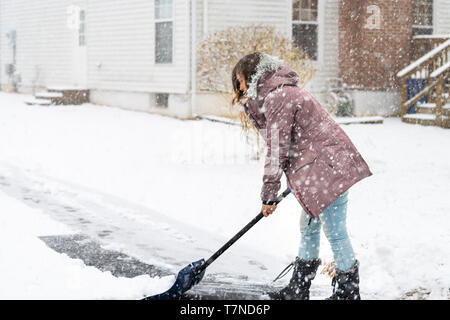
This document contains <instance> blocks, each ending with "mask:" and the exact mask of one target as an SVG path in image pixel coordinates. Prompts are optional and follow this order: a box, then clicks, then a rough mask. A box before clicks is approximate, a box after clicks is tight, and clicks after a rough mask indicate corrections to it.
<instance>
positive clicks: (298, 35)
mask: <svg viewBox="0 0 450 320" xmlns="http://www.w3.org/2000/svg"><path fill="white" fill-rule="evenodd" d="M317 5H318V0H294V1H293V6H292V38H293V39H294V44H295V46H296V47H297V48H299V49H301V50H303V51H304V52H306V53H307V54H308V56H309V57H310V58H311V59H313V60H317V47H318V25H319V23H318V19H317V18H318V8H317Z"/></svg>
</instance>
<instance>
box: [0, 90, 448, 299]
mask: <svg viewBox="0 0 450 320" xmlns="http://www.w3.org/2000/svg"><path fill="white" fill-rule="evenodd" d="M25 98H29V96H28V95H21V94H7V93H3V92H0V175H2V174H3V176H4V177H5V179H10V182H11V181H12V182H15V183H17V184H20V183H19V181H26V179H23V176H26V177H28V178H30V179H29V181H31V180H33V181H35V182H36V181H39V184H37V183H35V184H34V185H39V186H41V188H42V189H45V188H47V189H52V188H53V189H55V188H56V187H55V186H56V185H57V186H58V188H60V189H61V190H62V188H66V189H67V190H69V191H70V190H72V191H73V190H75V189H74V188H75V187H71V186H76V189H77V190H85V195H83V196H80V197H79V199H78V201H79V202H78V204H80V203H81V204H82V203H83V200H82V199H87V197H88V196H91V197H94V198H95V195H96V194H97V193H98V195H100V194H101V195H102V196H101V197H100V196H98V197H97V198H96V199H97V200H96V201H97V204H96V206H97V207H98V208H100V205H101V204H102V203H103V204H104V207H105V208H106V207H108V205H110V207H111V217H110V219H111V221H114V226H115V227H116V228H117V229H121V230H120V231H122V232H123V234H124V235H123V236H121V237H120V236H117V237H115V238H114V237H111V238H110V240H109V241H110V243H107V244H108V245H110V246H111V247H113V248H116V249H120V250H121V251H123V252H126V253H129V254H132V255H133V256H135V257H138V258H141V259H142V260H143V261H147V262H150V261H151V262H153V263H156V264H158V263H160V264H161V265H163V264H168V263H169V261H167V260H166V261H157V258H155V257H154V252H152V250H149V248H146V247H145V246H142V245H140V244H139V243H138V242H139V241H138V240H140V242H151V241H153V240H154V238H157V237H158V235H157V234H155V235H145V230H146V228H149V229H151V230H153V231H154V230H157V229H158V230H161V232H165V235H166V236H167V235H173V236H174V238H177V240H176V241H178V242H173V243H170V241H167V252H169V253H172V252H174V254H173V255H174V256H173V257H172V259H173V261H176V260H177V259H180V260H181V262H180V264H182V263H184V262H185V261H184V260H188V261H189V259H190V257H192V258H191V259H190V261H194V260H197V259H198V258H202V257H205V255H208V254H207V253H209V252H212V251H214V250H216V249H218V245H219V244H220V243H221V241H222V240H227V239H228V238H230V237H231V236H232V235H234V233H235V232H236V231H238V230H239V229H240V228H241V227H242V226H244V225H245V224H246V223H247V222H248V221H249V220H250V219H251V218H253V217H254V216H255V215H256V214H257V213H258V210H259V209H260V200H259V191H260V187H261V178H262V161H261V160H259V161H257V160H253V159H252V156H253V155H254V153H255V152H254V148H253V147H252V146H249V145H247V144H246V142H245V139H244V138H243V137H242V135H241V132H240V129H239V128H238V127H236V126H231V125H227V124H221V123H215V122H210V121H207V120H202V121H182V120H176V119H172V118H168V117H162V116H157V115H150V114H145V113H139V112H132V111H125V110H121V109H117V108H110V107H103V106H96V105H92V104H85V105H82V106H59V107H38V106H27V105H25V104H24V103H23V101H24V100H25ZM342 127H343V128H344V130H345V131H346V132H347V134H348V135H349V136H350V138H351V139H352V141H353V142H354V143H355V145H356V147H357V148H358V150H359V151H360V152H361V154H362V155H363V157H364V158H365V159H366V161H367V163H368V164H369V167H370V168H371V170H372V172H373V173H374V175H373V176H371V177H369V178H367V179H364V180H363V181H361V182H359V183H358V184H356V185H355V186H353V187H352V188H351V189H350V193H349V203H348V228H349V232H350V236H351V239H352V243H353V246H354V249H355V252H356V254H357V258H358V259H359V260H360V263H361V270H360V273H361V274H360V277H361V295H362V298H363V299H364V298H365V299H400V298H411V299H416V298H422V297H424V298H429V299H448V298H449V288H450V257H449V255H448V252H449V247H450V234H449V232H448V230H449V229H450V217H449V216H448V212H449V209H450V202H449V200H448V195H447V194H448V190H449V181H450V149H449V148H448V146H449V143H450V130H446V129H442V128H437V127H424V126H420V125H408V124H405V123H402V122H401V121H400V119H398V118H388V119H385V121H384V124H368V125H359V124H353V125H348V126H346V125H344V126H342ZM11 168H14V169H11ZM14 172H16V173H14ZM19 176H21V177H22V178H19ZM55 181H58V183H57V184H56V182H55ZM27 187H29V186H27ZM71 188H72V189H71ZM87 190H89V191H87ZM53 195H54V197H60V198H61V197H62V196H61V195H60V194H58V193H57V192H54V193H53ZM105 195H106V196H105ZM108 195H110V196H111V199H113V198H114V199H115V198H116V197H120V198H121V199H125V200H126V201H128V202H129V203H133V204H135V205H136V206H140V207H139V208H146V209H145V210H144V209H142V210H140V209H139V210H138V209H136V210H135V211H132V210H129V211H127V210H125V209H124V210H121V211H120V212H118V210H117V212H114V209H113V206H111V204H109V203H108V202H109V200H108ZM446 195H447V196H446ZM35 196H36V193H35ZM66 198H68V197H66ZM74 198H76V197H74ZM80 199H81V200H80ZM99 199H100V200H99ZM75 200H76V199H75ZM75 200H74V201H75ZM111 201H112V200H111ZM99 203H100V205H99ZM147 209H148V210H147ZM300 210H301V209H300V206H299V204H298V203H297V202H296V200H295V199H294V198H293V197H292V196H290V197H288V198H287V199H285V200H284V201H283V202H282V203H281V204H280V205H279V207H278V209H277V211H276V212H275V214H274V215H272V216H270V217H269V218H265V219H263V220H262V221H261V222H260V223H258V224H257V225H256V226H255V227H254V228H253V229H252V230H251V231H249V232H248V234H246V235H245V236H244V237H243V238H242V239H241V240H239V242H238V243H236V244H235V245H234V246H233V247H232V248H231V249H230V250H229V251H227V252H226V253H225V254H224V256H223V257H221V258H219V260H217V261H216V262H215V263H214V264H213V265H211V266H210V267H209V268H208V273H214V272H222V273H226V272H233V270H235V271H234V272H235V273H239V274H248V276H249V279H254V280H255V281H260V282H265V281H269V280H270V279H273V278H274V277H275V276H276V275H277V274H278V273H279V271H281V268H283V267H284V266H285V265H287V264H288V263H289V262H290V261H291V260H292V259H293V258H294V257H295V255H296V251H297V246H298V241H299V226H298V219H299V214H300ZM100 211H101V210H99V213H98V214H99V217H97V218H98V221H100V218H101V221H102V223H108V215H107V213H105V212H107V210H105V212H103V213H100ZM0 212H1V214H0V238H1V245H0V261H2V263H1V264H0V282H1V283H2V286H0V298H3V299H10V298H12V299H14V298H43V299H46V298H57V299H58V298H62V299H65V298H83V299H102V298H120V299H121V298H125V299H127V298H130V299H133V298H138V297H140V296H141V295H142V294H144V293H145V294H151V293H153V292H158V291H161V290H163V289H165V288H166V287H168V286H170V284H171V283H170V282H171V281H172V280H173V277H163V278H150V277H148V276H141V277H137V278H134V279H125V278H116V277H113V276H112V275H111V274H110V273H105V272H100V271H99V270H97V269H94V268H92V267H86V266H84V264H83V263H82V262H81V261H80V260H73V259H70V258H68V257H67V256H65V255H61V254H58V253H56V252H54V251H52V250H51V249H49V248H48V247H46V246H45V244H44V243H43V242H42V241H41V240H39V239H38V238H37V236H41V235H48V234H52V235H54V234H66V233H73V232H79V231H80V230H81V231H84V230H83V229H78V230H74V228H75V229H77V227H76V225H70V227H67V225H65V224H64V223H63V222H64V220H60V221H55V220H58V219H56V218H55V216H52V215H50V214H49V212H46V210H38V209H36V208H29V207H28V206H26V205H25V204H23V203H21V202H20V201H19V200H18V199H16V198H13V197H11V196H10V195H6V194H5V193H3V192H2V188H1V185H0ZM80 214H81V213H80ZM90 214H91V215H95V214H96V213H95V211H94V212H90ZM156 217H160V218H158V220H159V221H155V219H157V218H156ZM92 219H93V220H95V219H96V217H92ZM125 219H127V221H131V222H129V223H123V221H125ZM161 221H164V226H165V227H161V225H159V226H158V228H156V227H155V224H158V223H161ZM111 223H112V222H111ZM183 226H185V229H186V230H184V229H183ZM80 228H81V227H80ZM152 228H153V229H152ZM127 230H128V231H130V230H132V231H133V232H129V235H128V238H127V237H125V234H126V232H127ZM175 230H178V231H179V232H178V233H177V232H175ZM183 232H186V234H189V237H184V236H185V235H184V234H183ZM133 237H134V238H133ZM146 237H148V238H146ZM136 238H139V239H136ZM124 239H125V240H124ZM126 239H129V241H126ZM183 239H189V241H184V240H183ZM209 239H211V240H210V242H209ZM104 241H106V242H108V240H107V239H106V240H104ZM155 241H156V240H155ZM174 241H175V240H174ZM180 244H182V245H180ZM163 245H164V241H161V243H158V246H159V248H158V250H160V251H161V250H162V251H164V249H165V248H164V247H161V246H163ZM183 245H184V246H186V247H185V248H183ZM175 247H177V248H175ZM206 249H207V250H206ZM171 250H173V251H171ZM176 250H179V252H178V253H177V254H175V253H176V252H177V251H176ZM206 251H208V252H206ZM183 252H184V256H182V257H180V255H183ZM207 257H208V256H206V257H205V258H207ZM321 258H322V259H323V260H324V261H325V262H329V261H331V260H332V255H331V250H330V248H329V245H328V242H327V240H326V238H325V237H324V235H323V234H322V240H321ZM152 259H154V260H152ZM255 266H257V267H255ZM176 267H178V266H176ZM174 269H175V268H174ZM284 281H286V280H284ZM330 282H331V281H330V279H329V278H328V277H327V276H326V275H318V276H317V278H316V280H315V281H314V282H313V286H312V298H313V299H314V298H323V297H325V296H327V295H329V294H331V286H330ZM315 290H316V291H315ZM315 293H317V294H315Z"/></svg>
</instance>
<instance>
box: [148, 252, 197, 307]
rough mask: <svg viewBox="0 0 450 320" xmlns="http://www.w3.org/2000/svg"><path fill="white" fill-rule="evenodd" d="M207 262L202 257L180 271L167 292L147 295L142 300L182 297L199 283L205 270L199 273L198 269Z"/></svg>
mask: <svg viewBox="0 0 450 320" xmlns="http://www.w3.org/2000/svg"><path fill="white" fill-rule="evenodd" d="M204 263H205V259H201V260H198V261H195V262H192V263H191V264H189V265H187V266H186V267H184V268H183V269H182V270H181V271H180V272H178V275H177V279H176V280H175V283H174V284H173V285H172V287H170V289H169V290H167V291H166V292H163V293H160V294H157V295H154V296H148V297H145V298H144V299H142V300H172V299H177V298H179V297H181V295H182V294H183V293H185V292H186V291H188V290H189V289H191V288H192V287H193V286H194V285H196V284H197V283H199V282H200V281H201V280H202V279H203V276H204V275H205V270H203V271H202V272H201V273H200V274H198V272H197V271H198V269H199V268H200V266H202V265H203V264H204Z"/></svg>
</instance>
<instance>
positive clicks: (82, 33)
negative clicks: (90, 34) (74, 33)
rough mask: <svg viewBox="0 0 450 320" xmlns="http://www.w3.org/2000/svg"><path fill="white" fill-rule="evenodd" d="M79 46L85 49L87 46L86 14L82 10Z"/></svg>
mask: <svg viewBox="0 0 450 320" xmlns="http://www.w3.org/2000/svg"><path fill="white" fill-rule="evenodd" d="M78 45H79V46H80V47H83V46H85V45H86V13H85V11H84V10H80V23H79V25H78Z"/></svg>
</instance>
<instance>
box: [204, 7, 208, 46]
mask: <svg viewBox="0 0 450 320" xmlns="http://www.w3.org/2000/svg"><path fill="white" fill-rule="evenodd" d="M207 36H208V0H203V38H206V37H207Z"/></svg>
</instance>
